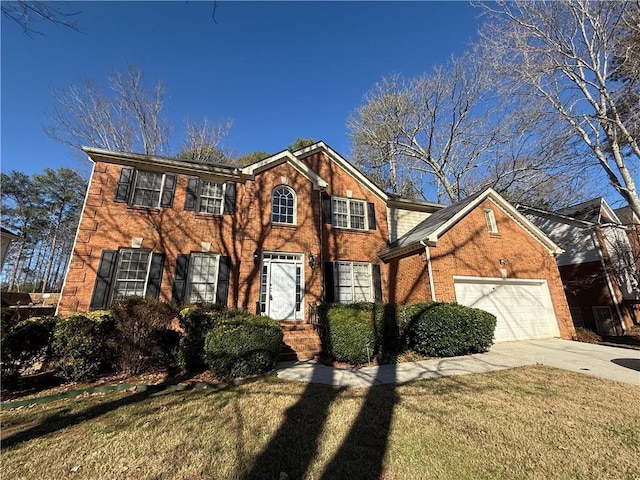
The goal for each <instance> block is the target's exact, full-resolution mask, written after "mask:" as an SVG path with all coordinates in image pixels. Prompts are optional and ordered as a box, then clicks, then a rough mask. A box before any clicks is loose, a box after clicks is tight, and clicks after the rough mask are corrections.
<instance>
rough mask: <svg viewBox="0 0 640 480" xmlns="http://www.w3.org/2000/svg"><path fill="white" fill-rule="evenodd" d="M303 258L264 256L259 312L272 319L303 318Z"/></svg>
mask: <svg viewBox="0 0 640 480" xmlns="http://www.w3.org/2000/svg"><path fill="white" fill-rule="evenodd" d="M302 272H303V270H302V255H299V254H285V253H266V254H264V255H263V258H262V283H261V287H260V290H261V295H260V298H261V300H260V302H261V304H262V307H261V312H262V313H263V314H264V315H267V316H268V317H271V318H273V319H274V320H300V319H302V318H303V317H302V315H303V312H302V298H303V295H304V293H303V292H304V288H303V285H302V281H303V280H302V278H303V276H302Z"/></svg>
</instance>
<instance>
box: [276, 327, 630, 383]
mask: <svg viewBox="0 0 640 480" xmlns="http://www.w3.org/2000/svg"><path fill="white" fill-rule="evenodd" d="M532 364H541V365H546V366H549V367H555V368H561V369H563V370H570V371H572V372H578V373H583V374H586V375H592V376H595V377H601V378H606V379H609V380H615V381H617V382H623V383H629V384H632V385H639V386H640V350H632V349H627V348H619V347H608V346H603V345H593V344H589V343H580V342H573V341H570V340H560V339H557V338H552V339H544V340H527V341H519V342H503V343H497V344H495V345H494V346H493V347H491V350H490V351H489V352H487V353H480V354H475V355H465V356H462V357H451V358H438V359H433V360H424V361H421V362H411V363H401V364H396V365H381V366H379V367H364V368H360V369H336V368H333V367H328V366H326V365H321V364H318V363H315V362H286V363H280V364H278V367H277V374H278V377H279V378H282V379H283V380H293V381H302V382H314V383H324V384H329V385H340V386H348V387H367V386H371V385H380V384H388V383H397V384H399V383H406V382H410V381H413V380H421V379H427V378H439V377H444V376H448V375H464V374H469V373H484V372H491V371H494V370H503V369H505V368H513V367H519V366H523V365H532Z"/></svg>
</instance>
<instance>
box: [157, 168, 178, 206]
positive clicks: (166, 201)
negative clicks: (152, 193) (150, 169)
mask: <svg viewBox="0 0 640 480" xmlns="http://www.w3.org/2000/svg"><path fill="white" fill-rule="evenodd" d="M175 190H176V176H175V175H174V174H172V173H167V174H165V176H164V185H163V187H162V198H161V199H160V206H161V207H166V208H170V207H172V206H173V193H174V192H175Z"/></svg>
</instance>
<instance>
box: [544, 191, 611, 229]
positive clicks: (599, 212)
mask: <svg viewBox="0 0 640 480" xmlns="http://www.w3.org/2000/svg"><path fill="white" fill-rule="evenodd" d="M555 213H559V214H561V215H565V216H567V217H572V218H575V219H577V220H584V221H587V222H592V223H594V224H598V223H609V222H614V223H620V219H619V218H618V216H617V215H616V214H615V212H614V211H613V209H612V208H611V207H610V206H609V204H608V203H607V202H606V200H605V199H604V198H602V197H598V198H593V199H591V200H587V201H586V202H582V203H578V204H576V205H571V206H569V207H565V208H561V209H559V210H557V211H556V212H555ZM603 214H604V217H606V218H607V219H608V220H604V221H603Z"/></svg>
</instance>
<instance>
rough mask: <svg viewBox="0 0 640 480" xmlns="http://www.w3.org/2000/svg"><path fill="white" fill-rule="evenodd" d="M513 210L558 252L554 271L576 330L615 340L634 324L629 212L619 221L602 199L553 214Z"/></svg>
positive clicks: (639, 300)
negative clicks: (537, 230)
mask: <svg viewBox="0 0 640 480" xmlns="http://www.w3.org/2000/svg"><path fill="white" fill-rule="evenodd" d="M518 209H519V210H520V211H521V212H522V213H524V214H525V215H526V216H527V218H529V219H530V220H531V221H532V222H533V223H535V224H536V225H537V226H538V227H539V228H540V229H541V230H542V231H544V232H545V233H546V234H547V235H548V236H549V237H550V238H551V239H552V240H553V241H554V242H556V243H557V244H558V245H559V246H561V247H562V248H563V249H564V253H563V254H561V255H559V256H558V259H557V260H558V268H559V270H560V275H561V277H562V281H563V283H564V288H565V293H566V296H567V301H568V303H569V308H570V311H571V316H572V318H573V323H574V325H575V326H576V327H585V328H588V329H591V330H594V331H596V332H598V333H599V334H601V335H620V334H623V333H624V332H625V331H626V330H628V329H629V328H630V327H631V326H632V325H634V324H635V323H638V320H640V316H639V314H640V310H639V309H638V308H639V306H640V289H639V288H638V260H639V257H640V241H639V238H638V232H639V230H638V222H637V218H635V217H634V216H632V212H631V211H629V212H628V213H625V212H626V210H624V209H622V210H621V213H622V214H623V216H625V215H627V216H626V217H625V219H624V220H621V218H620V217H619V216H618V215H617V213H616V212H615V211H614V210H612V209H611V207H610V206H609V205H608V204H607V202H606V201H605V200H604V199H603V198H596V199H593V200H589V201H587V202H582V203H579V204H577V205H573V206H571V207H567V208H564V209H561V210H558V211H555V212H549V211H545V210H541V209H537V208H532V207H527V206H522V205H520V206H518ZM634 225H635V226H634Z"/></svg>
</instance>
